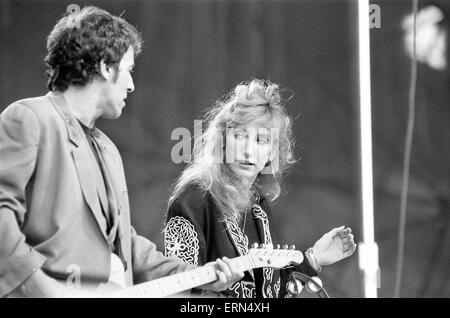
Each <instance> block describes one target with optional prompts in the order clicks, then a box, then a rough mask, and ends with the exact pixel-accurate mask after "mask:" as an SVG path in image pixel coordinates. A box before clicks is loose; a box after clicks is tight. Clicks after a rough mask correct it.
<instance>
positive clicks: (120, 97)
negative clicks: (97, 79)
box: [102, 46, 134, 119]
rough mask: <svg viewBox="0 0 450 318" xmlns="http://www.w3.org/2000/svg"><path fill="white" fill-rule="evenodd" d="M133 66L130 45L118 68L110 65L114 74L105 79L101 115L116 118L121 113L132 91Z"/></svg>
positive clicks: (132, 54) (132, 52) (132, 53)
mask: <svg viewBox="0 0 450 318" xmlns="http://www.w3.org/2000/svg"><path fill="white" fill-rule="evenodd" d="M133 67H134V50H133V47H131V46H130V48H129V49H128V51H127V52H126V53H125V54H124V56H123V57H122V60H121V61H120V63H119V66H118V69H117V70H116V68H113V67H110V69H111V71H112V72H113V73H114V76H112V77H111V78H108V79H106V83H105V87H104V90H103V93H104V94H103V96H104V98H105V103H104V109H103V114H102V117H103V118H106V119H116V118H118V117H119V116H120V115H121V114H122V109H123V108H124V107H125V99H126V98H127V95H128V94H129V93H132V92H133V91H134V83H133V78H132V76H131V72H132V71H133Z"/></svg>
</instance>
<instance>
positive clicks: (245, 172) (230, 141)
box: [225, 126, 273, 184]
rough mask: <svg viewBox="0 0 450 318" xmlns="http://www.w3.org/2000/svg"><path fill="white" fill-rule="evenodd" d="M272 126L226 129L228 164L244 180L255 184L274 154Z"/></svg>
mask: <svg viewBox="0 0 450 318" xmlns="http://www.w3.org/2000/svg"><path fill="white" fill-rule="evenodd" d="M272 148H273V141H272V136H271V130H270V128H264V127H257V126H241V127H235V128H227V130H226V148H225V151H226V157H225V158H226V164H228V166H229V168H230V170H231V171H232V172H233V173H234V174H235V175H236V176H238V177H239V178H241V179H242V180H243V181H247V182H250V184H253V182H254V181H255V179H256V177H257V176H258V174H259V173H260V172H261V171H262V170H263V169H264V166H265V165H266V163H267V162H268V161H269V160H270V156H271V154H272Z"/></svg>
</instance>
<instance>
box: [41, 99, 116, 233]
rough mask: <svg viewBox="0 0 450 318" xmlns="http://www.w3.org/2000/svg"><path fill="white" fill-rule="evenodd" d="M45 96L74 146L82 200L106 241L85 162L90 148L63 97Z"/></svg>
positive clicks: (102, 218) (89, 168) (94, 191)
mask: <svg viewBox="0 0 450 318" xmlns="http://www.w3.org/2000/svg"><path fill="white" fill-rule="evenodd" d="M46 96H48V97H49V98H50V100H51V101H52V104H53V106H54V107H55V109H56V110H57V111H58V113H59V114H60V115H61V117H62V118H63V120H64V123H65V124H66V128H67V133H68V136H69V140H70V141H71V142H72V143H73V144H74V145H75V146H76V148H75V149H74V150H73V151H72V157H73V161H74V163H75V167H76V171H77V175H78V179H79V181H80V186H81V190H82V193H83V197H84V200H85V201H86V204H87V205H88V206H89V208H90V210H91V212H92V213H93V214H94V217H95V219H96V221H97V223H98V226H99V227H100V229H101V232H102V235H103V237H104V238H105V240H106V241H108V239H107V236H106V222H105V217H104V216H103V214H102V211H101V209H100V205H99V204H96V201H97V198H96V195H97V189H96V188H95V182H94V180H92V178H93V175H94V174H93V173H92V171H91V170H92V167H91V166H90V165H89V162H88V161H86V157H87V156H88V151H90V148H89V145H87V144H86V141H85V138H84V136H83V134H84V132H83V130H82V128H81V126H80V124H79V123H78V121H77V120H76V119H75V117H74V116H73V114H72V112H71V111H70V109H69V107H68V105H67V103H66V101H65V99H64V97H62V96H60V95H59V94H55V93H52V92H50V93H48V94H47V95H46ZM83 141H84V143H83Z"/></svg>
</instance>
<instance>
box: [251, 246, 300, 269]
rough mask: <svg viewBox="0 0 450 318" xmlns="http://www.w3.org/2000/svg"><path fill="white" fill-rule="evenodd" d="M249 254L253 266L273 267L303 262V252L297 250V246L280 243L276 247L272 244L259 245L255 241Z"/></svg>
mask: <svg viewBox="0 0 450 318" xmlns="http://www.w3.org/2000/svg"><path fill="white" fill-rule="evenodd" d="M248 256H249V257H250V258H251V260H252V263H253V268H258V267H272V268H282V267H285V266H288V265H291V264H295V265H298V264H301V263H302V262H303V253H302V252H301V251H297V250H295V246H294V245H291V246H290V247H288V246H287V245H283V247H280V245H278V246H277V247H276V248H274V247H273V246H272V245H264V244H262V245H258V244H257V243H254V244H253V245H252V248H250V250H249V253H248Z"/></svg>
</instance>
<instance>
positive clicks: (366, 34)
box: [357, 0, 380, 298]
mask: <svg viewBox="0 0 450 318" xmlns="http://www.w3.org/2000/svg"><path fill="white" fill-rule="evenodd" d="M357 2H358V46H359V51H358V58H359V97H360V133H361V135H360V143H361V147H360V149H361V188H362V225H363V241H362V242H360V243H359V244H358V245H359V248H358V254H359V268H360V269H361V271H362V274H363V280H364V297H366V298H376V297H377V288H378V287H379V280H380V269H379V266H378V246H377V244H376V243H375V239H374V228H375V226H374V217H373V177H372V172H373V170H372V169H373V165H372V116H371V84H370V27H369V1H368V0H358V1H357Z"/></svg>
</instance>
